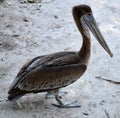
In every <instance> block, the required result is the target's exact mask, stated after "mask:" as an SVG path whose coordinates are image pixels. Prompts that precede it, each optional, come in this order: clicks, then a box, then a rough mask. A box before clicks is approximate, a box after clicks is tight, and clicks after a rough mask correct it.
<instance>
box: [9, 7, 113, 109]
mask: <svg viewBox="0 0 120 118" xmlns="http://www.w3.org/2000/svg"><path fill="white" fill-rule="evenodd" d="M72 14H73V18H74V21H75V23H76V26H77V28H78V30H79V32H80V33H81V36H82V38H83V43H82V47H81V48H80V50H79V51H63V52H57V53H52V54H48V55H42V56H38V57H36V58H34V59H32V60H31V61H30V62H28V63H27V64H25V65H24V66H23V67H22V68H21V70H20V71H19V73H18V74H17V76H16V78H15V79H14V81H13V82H12V84H11V86H10V88H9V91H8V94H9V95H8V100H9V101H16V100H18V99H20V98H21V97H22V96H24V95H25V94H28V93H39V92H47V93H53V94H54V98H55V99H56V101H57V102H58V104H54V105H55V106H58V107H62V108H69V107H78V106H79V105H78V104H76V102H71V103H68V104H66V103H64V102H63V101H62V99H61V97H60V96H59V89H60V88H62V87H66V86H68V85H70V84H72V83H73V82H75V81H76V80H78V79H79V78H80V77H81V76H82V75H83V74H84V72H85V71H86V69H87V65H88V62H89V59H90V53H91V40H90V33H89V30H90V31H91V32H92V33H93V35H94V36H95V38H96V39H97V40H98V42H99V43H100V44H101V46H102V47H103V48H104V49H105V51H106V52H107V53H108V54H109V55H110V56H111V57H112V56H113V54H112V52H111V51H110V49H109V47H108V45H107V43H106V42H105V40H104V38H103V36H102V34H101V32H100V29H99V27H98V25H97V23H96V21H95V19H94V17H93V13H92V10H91V8H90V6H88V5H78V6H74V7H73V9H72Z"/></svg>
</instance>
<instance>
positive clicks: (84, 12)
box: [73, 5, 113, 57]
mask: <svg viewBox="0 0 120 118" xmlns="http://www.w3.org/2000/svg"><path fill="white" fill-rule="evenodd" d="M73 11H74V12H75V14H77V17H79V20H80V22H81V26H82V30H84V31H83V32H85V34H86V36H87V35H88V33H86V32H87V31H88V29H89V30H90V31H91V32H92V33H93V35H94V36H95V38H96V39H97V41H98V42H99V43H100V44H101V46H102V47H103V48H104V49H105V51H106V52H107V53H108V54H109V55H110V56H111V57H112V56H113V54H112V52H111V51H110V49H109V47H108V45H107V43H106V42H105V40H104V37H103V36H102V34H101V32H100V29H99V27H98V25H97V23H96V21H95V18H94V16H93V14H92V10H91V8H90V7H89V6H87V5H79V6H75V7H73Z"/></svg>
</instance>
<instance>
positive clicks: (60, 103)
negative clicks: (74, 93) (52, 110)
mask: <svg viewBox="0 0 120 118" xmlns="http://www.w3.org/2000/svg"><path fill="white" fill-rule="evenodd" d="M54 94H55V99H56V101H57V102H58V104H52V105H53V106H56V107H59V108H76V107H81V106H80V105H79V104H78V102H77V101H74V102H71V103H63V101H62V98H61V97H60V96H59V94H58V92H57V91H55V93H54Z"/></svg>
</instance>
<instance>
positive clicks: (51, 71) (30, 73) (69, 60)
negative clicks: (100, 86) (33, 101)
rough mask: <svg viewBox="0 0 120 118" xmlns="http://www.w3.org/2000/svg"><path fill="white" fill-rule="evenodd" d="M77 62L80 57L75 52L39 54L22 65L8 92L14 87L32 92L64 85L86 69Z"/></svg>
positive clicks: (13, 89) (14, 88)
mask: <svg viewBox="0 0 120 118" xmlns="http://www.w3.org/2000/svg"><path fill="white" fill-rule="evenodd" d="M79 62H80V59H79V56H78V54H77V53H76V52H61V53H54V54H51V55H44V56H39V57H37V58H35V59H33V60H31V61H30V62H29V63H28V64H27V65H25V66H23V68H22V69H21V70H20V72H19V73H18V75H17V77H16V78H15V80H14V81H13V83H12V85H11V87H10V90H9V92H8V93H9V94H10V93H12V92H13V91H15V90H16V89H19V90H23V91H28V92H32V91H45V90H49V89H55V88H60V87H62V86H66V85H68V84H70V83H72V82H73V81H75V80H76V78H77V77H80V76H81V75H82V74H83V73H84V71H85V70H86V65H85V64H80V63H79ZM70 78H71V80H70ZM64 79H65V80H64ZM63 80H64V81H63Z"/></svg>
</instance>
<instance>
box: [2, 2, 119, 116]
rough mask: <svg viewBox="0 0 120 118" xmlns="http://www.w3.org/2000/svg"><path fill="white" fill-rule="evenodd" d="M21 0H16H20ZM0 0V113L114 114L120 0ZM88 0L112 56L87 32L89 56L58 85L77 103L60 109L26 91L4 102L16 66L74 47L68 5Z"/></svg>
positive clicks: (77, 41)
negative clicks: (77, 74)
mask: <svg viewBox="0 0 120 118" xmlns="http://www.w3.org/2000/svg"><path fill="white" fill-rule="evenodd" d="M21 1H22V0H21ZM21 1H18V0H6V1H4V3H0V118H120V85H117V84H114V83H110V82H107V81H104V80H99V79H96V76H100V77H103V78H106V79H110V80H113V81H120V64H119V62H120V35H119V34H120V33H119V31H120V1H119V0H43V1H42V2H41V3H34V4H33V3H20V2H21ZM83 3H84V4H89V5H90V6H91V8H92V9H93V13H94V16H95V18H96V21H97V22H98V24H99V26H100V29H101V30H102V34H103V35H104V37H105V39H106V41H107V43H108V45H109V46H110V48H111V50H112V52H113V54H114V57H113V58H110V57H109V56H108V54H107V53H106V52H105V51H104V50H103V49H102V48H101V46H100V45H99V44H98V42H97V41H96V40H95V38H94V37H93V36H92V55H91V60H90V63H89V66H88V70H87V71H86V73H85V74H84V75H83V76H82V78H81V79H79V80H78V81H76V82H75V83H74V84H72V85H70V86H68V87H66V88H64V91H67V92H69V94H68V95H66V96H65V97H64V100H68V101H72V100H73V99H75V100H78V102H79V103H80V104H81V107H80V108H74V109H60V108H56V107H54V106H52V105H51V103H54V102H56V101H55V100H54V99H49V100H48V99H45V93H40V94H36V95H33V94H30V95H27V96H24V97H23V98H21V99H20V100H19V101H18V102H17V103H15V104H13V103H11V102H6V101H5V99H6V97H7V91H8V88H9V86H10V83H11V82H12V81H13V79H14V78H15V76H16V74H17V72H18V71H19V69H20V68H21V67H22V65H23V64H24V63H25V62H27V61H28V60H30V59H32V58H34V57H36V56H38V55H42V54H48V53H52V52H58V51H64V50H79V49H80V46H81V42H82V40H81V36H80V34H79V32H78V30H77V28H76V26H75V23H74V21H73V18H72V14H71V9H72V7H73V6H74V5H78V4H83Z"/></svg>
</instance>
